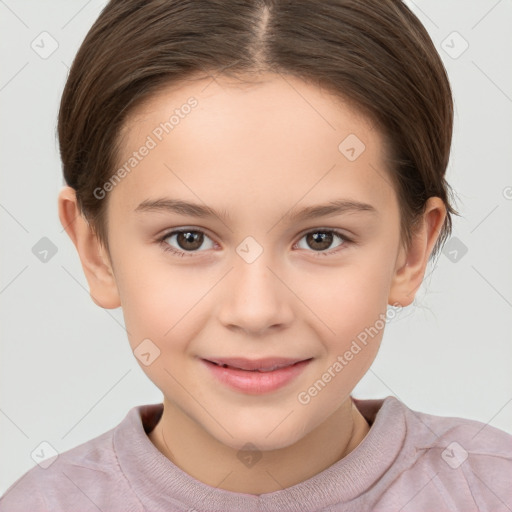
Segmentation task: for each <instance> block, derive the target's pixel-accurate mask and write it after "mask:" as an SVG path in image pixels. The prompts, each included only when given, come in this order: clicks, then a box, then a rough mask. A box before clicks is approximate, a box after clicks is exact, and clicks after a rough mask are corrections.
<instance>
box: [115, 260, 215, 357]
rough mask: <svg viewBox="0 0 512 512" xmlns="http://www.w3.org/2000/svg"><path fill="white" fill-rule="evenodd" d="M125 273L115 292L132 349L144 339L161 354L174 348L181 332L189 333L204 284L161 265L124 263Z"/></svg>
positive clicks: (194, 275)
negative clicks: (120, 304) (118, 293)
mask: <svg viewBox="0 0 512 512" xmlns="http://www.w3.org/2000/svg"><path fill="white" fill-rule="evenodd" d="M130 268H131V269H132V270H131V271H130ZM125 269H126V271H125V272H124V273H123V279H121V280H120V282H118V288H119V292H120V295H121V302H122V309H123V315H124V319H125V325H126V328H127V331H128V333H129V334H128V336H129V339H130V345H131V346H132V349H134V348H135V347H136V346H137V345H138V344H139V343H140V342H141V341H142V340H143V339H145V338H149V339H152V340H154V341H155V343H157V345H158V346H159V347H160V349H161V350H169V349H170V348H171V347H172V348H173V349H174V348H178V347H179V345H180V340H184V341H185V340H186V336H184V332H183V330H184V328H188V331H190V327H191V326H190V320H191V318H190V315H191V314H194V313H196V312H197V307H196V305H199V304H198V302H199V301H200V300H201V297H202V296H204V294H205V293H206V292H207V290H208V282H207V281H208V280H206V282H205V279H204V278H202V277H201V276H200V275H199V273H194V272H188V271H183V270H178V269H174V270H173V269H171V267H170V266H166V265H165V264H164V265H160V264H156V263H153V264H152V265H136V264H133V265H130V263H129V262H128V261H127V262H126V265H125ZM133 269H136V271H133ZM210 287H211V286H210ZM188 336H190V333H189V334H188ZM171 340H172V343H170V341H171Z"/></svg>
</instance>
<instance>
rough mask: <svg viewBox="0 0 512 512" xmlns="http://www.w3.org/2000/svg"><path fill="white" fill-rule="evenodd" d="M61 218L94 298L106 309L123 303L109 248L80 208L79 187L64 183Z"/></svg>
mask: <svg viewBox="0 0 512 512" xmlns="http://www.w3.org/2000/svg"><path fill="white" fill-rule="evenodd" d="M58 208H59V219H60V222H61V224H62V226H63V227H64V229H65V230H66V233H67V234H68V236H69V238H70V239H71V241H72V242H73V244H74V245H75V247H76V250H77V252H78V256H79V257H80V261H81V263H82V268H83V269H84V273H85V277H86V279H87V282H88V284H89V290H90V295H91V299H92V300H93V302H94V303H95V304H96V305H98V306H100V307H102V308H105V309H115V308H118V307H120V306H121V301H120V297H119V292H118V289H117V284H116V281H115V276H114V272H113V269H112V265H111V262H110V259H109V257H108V254H107V251H106V250H105V248H104V247H103V246H102V245H101V243H100V242H99V240H98V238H97V236H96V234H95V233H94V231H93V229H92V227H91V226H90V225H89V223H88V222H87V220H86V219H85V218H84V216H83V215H82V213H81V212H80V210H79V207H78V203H77V199H76V193H75V190H74V189H73V188H71V187H67V186H66V187H63V188H62V189H61V191H60V192H59V197H58Z"/></svg>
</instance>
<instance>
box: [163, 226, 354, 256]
mask: <svg viewBox="0 0 512 512" xmlns="http://www.w3.org/2000/svg"><path fill="white" fill-rule="evenodd" d="M188 231H193V232H198V233H202V234H203V235H205V236H206V237H207V238H209V239H210V240H211V241H212V242H213V243H214V244H217V242H215V240H214V239H213V238H212V237H211V236H210V235H209V234H208V230H206V229H205V228H198V227H190V226H180V227H176V228H170V229H168V230H167V231H165V232H164V233H163V234H162V235H158V236H157V237H156V240H155V241H156V242H158V243H159V244H160V245H161V246H162V248H163V250H164V251H166V252H171V253H174V254H176V255H178V256H196V257H197V256H198V255H200V254H201V253H203V252H206V251H205V250H202V251H201V250H199V251H183V250H180V249H176V248H174V247H173V246H171V245H170V244H168V243H166V242H165V240H166V239H167V238H169V237H171V236H173V235H176V234H179V233H183V232H188ZM322 232H327V233H332V234H334V235H335V236H337V237H339V238H340V239H341V240H343V241H342V243H340V244H339V245H338V246H336V247H335V248H334V249H328V250H325V251H314V250H306V252H309V253H311V254H312V255H313V256H330V255H334V254H336V253H338V252H339V251H341V250H343V249H344V248H345V246H346V245H347V244H353V243H355V242H354V239H353V237H352V235H350V236H347V235H346V234H345V233H344V231H342V230H340V229H337V228H330V227H314V228H309V229H307V230H305V231H303V232H301V233H300V234H299V235H298V236H297V240H296V242H294V244H293V247H296V246H297V244H298V243H299V242H300V241H301V240H302V238H304V237H305V236H306V235H308V234H310V233H322ZM217 245H218V244H217Z"/></svg>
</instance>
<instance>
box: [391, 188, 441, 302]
mask: <svg viewBox="0 0 512 512" xmlns="http://www.w3.org/2000/svg"><path fill="white" fill-rule="evenodd" d="M445 218H446V207H445V205H444V203H443V201H442V200H441V199H440V198H439V197H431V198H429V199H428V200H427V203H426V205H425V211H424V213H423V215H422V217H421V219H420V220H419V222H418V225H417V226H416V229H415V231H414V233H413V235H412V240H411V245H410V247H409V249H408V250H406V249H405V247H402V248H401V250H400V253H399V256H398V258H397V264H396V267H395V273H394V276H393V280H392V283H391V288H390V293H389V297H388V304H392V305H397V304H399V305H401V306H403V307H405V306H409V305H410V304H411V303H412V301H413V300H414V297H415V295H416V292H417V291H418V288H419V287H420V286H421V283H422V281H423V276H424V275H425V269H426V268H427V263H428V260H429V257H430V254H431V252H432V249H433V248H434V245H435V243H436V241H437V239H438V237H439V233H440V231H441V228H442V227H443V224H444V220H445Z"/></svg>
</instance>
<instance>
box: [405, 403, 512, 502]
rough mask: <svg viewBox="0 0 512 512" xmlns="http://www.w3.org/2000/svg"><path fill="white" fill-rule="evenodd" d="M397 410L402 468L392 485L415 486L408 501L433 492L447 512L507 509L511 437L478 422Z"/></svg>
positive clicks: (511, 480)
mask: <svg viewBox="0 0 512 512" xmlns="http://www.w3.org/2000/svg"><path fill="white" fill-rule="evenodd" d="M402 407H403V411H404V417H405V422H406V428H407V435H406V439H405V443H404V447H403V453H402V455H403V456H404V459H403V460H404V462H405V467H404V471H403V473H402V474H401V475H400V477H399V478H398V480H397V485H401V486H404V489H405V488H409V489H411V488H416V487H418V494H417V496H416V497H415V498H414V499H413V500H416V501H418V502H420V501H421V500H422V499H426V498H425V496H427V495H428V494H429V493H435V494H436V495H437V496H438V497H440V499H441V500H442V502H443V503H444V504H445V506H446V508H447V509H450V507H454V508H453V509H454V510H455V509H457V510H461V509H463V510H510V509H511V508H512V435H510V434H508V433H506V432H504V431H502V430H499V429H497V428H495V427H492V426H491V425H488V424H485V423H481V422H479V421H474V420H469V419H464V418H457V417H442V416H436V415H433V414H427V413H422V412H417V411H413V410H411V409H409V408H408V407H406V406H405V405H404V404H402ZM421 486H423V487H422V488H421V490H420V487H421ZM422 495H423V497H424V498H422V497H421V496H422ZM413 509H414V508H412V509H411V510H413ZM404 510H407V508H406V509H404Z"/></svg>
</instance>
